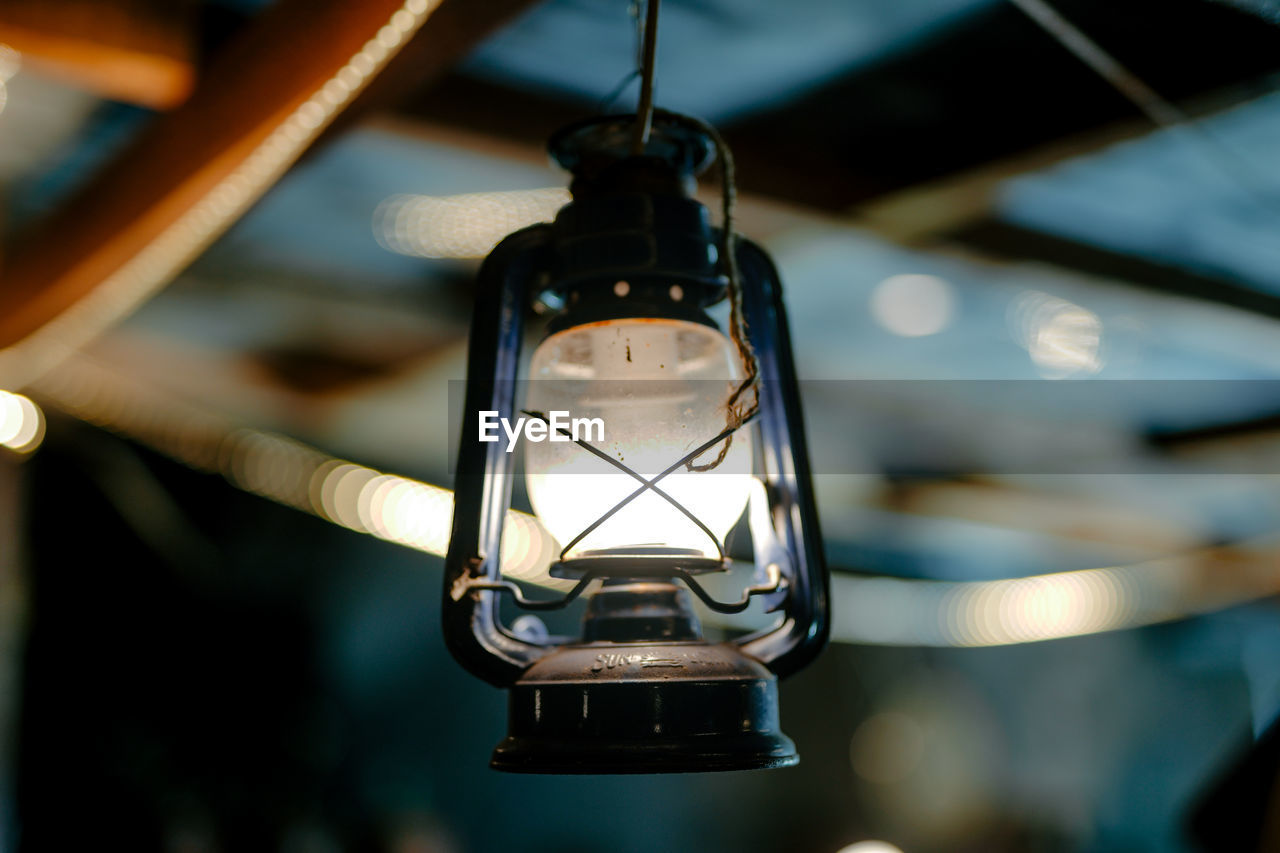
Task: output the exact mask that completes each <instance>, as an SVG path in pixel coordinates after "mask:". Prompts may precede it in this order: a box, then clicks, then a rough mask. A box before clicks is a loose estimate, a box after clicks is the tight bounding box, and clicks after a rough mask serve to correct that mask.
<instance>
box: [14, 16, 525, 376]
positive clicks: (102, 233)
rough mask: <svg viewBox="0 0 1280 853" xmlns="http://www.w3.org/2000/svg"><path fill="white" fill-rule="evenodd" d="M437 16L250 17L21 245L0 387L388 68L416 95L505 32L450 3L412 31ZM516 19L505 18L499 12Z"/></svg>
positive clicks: (174, 259) (110, 307) (217, 214)
mask: <svg viewBox="0 0 1280 853" xmlns="http://www.w3.org/2000/svg"><path fill="white" fill-rule="evenodd" d="M436 5H437V4H436V3H434V2H432V0H362V2H360V3H351V2H346V0H281V2H279V3H277V4H276V5H274V6H272V7H271V8H270V9H269V10H267V11H266V12H264V13H262V15H260V16H259V17H258V18H257V19H255V20H254V21H253V22H252V23H251V24H250V25H249V27H248V30H247V31H246V32H245V33H244V34H243V35H242V36H240V37H239V38H237V39H236V40H235V41H233V42H232V43H231V44H230V45H228V47H227V48H226V49H225V50H224V52H223V53H222V55H220V56H219V57H218V58H217V59H216V61H215V62H214V64H213V65H212V66H211V67H210V68H209V70H208V71H207V72H206V73H205V74H204V75H203V76H202V78H201V80H200V83H199V85H198V86H197V88H196V90H195V91H194V92H193V94H192V96H191V97H190V99H188V100H187V101H186V102H185V103H184V104H183V105H182V106H181V107H179V108H178V109H176V110H174V111H173V112H171V113H168V114H166V115H163V116H159V117H157V118H156V119H155V120H154V122H153V124H152V125H151V126H149V127H148V128H147V129H146V131H144V133H143V134H142V135H141V137H140V138H139V139H137V140H136V141H135V142H134V143H133V144H132V145H131V146H130V147H129V148H128V149H127V150H125V151H124V152H123V153H121V154H120V155H119V156H118V157H116V158H115V159H114V160H113V161H112V162H110V163H109V164H107V165H106V167H104V168H103V169H102V170H101V171H100V172H99V173H98V174H97V175H96V176H95V177H94V178H93V179H92V180H91V181H90V182H89V183H88V184H87V185H86V186H84V187H83V188H82V189H81V190H80V191H79V192H78V193H76V194H75V195H74V196H73V197H72V198H71V199H70V200H69V201H68V202H66V203H65V204H64V205H63V206H62V207H61V208H60V209H59V210H57V211H56V212H55V213H54V214H53V215H52V216H50V217H49V218H48V219H47V220H45V221H44V222H42V223H41V224H40V225H39V226H38V227H37V228H36V229H35V230H34V231H32V233H30V234H28V235H26V236H25V237H24V239H22V240H19V241H18V244H17V245H18V249H17V250H16V251H15V252H14V254H13V255H12V256H11V258H10V262H9V264H8V266H7V268H5V269H4V270H3V271H0V275H2V276H3V282H4V286H3V288H0V347H5V348H9V350H10V351H9V352H8V353H5V355H7V356H9V357H8V358H7V359H0V367H3V368H4V371H3V373H4V378H0V382H7V383H8V384H15V378H14V377H16V382H20V381H21V380H22V378H23V377H24V376H29V375H30V374H31V373H32V372H33V371H35V370H36V369H35V368H31V367H29V366H25V365H24V363H23V362H24V359H15V358H14V357H13V356H14V354H15V352H18V353H19V354H21V355H24V356H28V355H30V352H43V353H45V357H44V358H43V361H44V362H47V361H48V355H47V354H48V353H49V352H51V351H52V350H55V349H57V350H65V348H66V347H67V346H74V345H76V344H78V343H80V342H81V340H83V339H84V338H87V337H89V336H91V335H93V334H96V333H97V332H99V331H101V329H102V328H104V327H105V326H106V325H108V324H109V323H111V322H113V321H114V320H116V319H118V318H119V317H120V316H123V314H125V313H127V312H128V310H130V309H131V308H132V307H133V305H135V304H137V302H138V301H140V300H141V299H142V298H145V296H146V295H148V294H149V293H151V292H153V291H154V289H155V288H157V287H159V286H162V285H163V284H164V283H165V282H166V281H168V279H169V278H170V277H171V276H172V275H173V274H175V273H176V272H177V271H178V270H179V269H181V267H182V266H184V265H185V263H186V262H188V261H189V260H190V259H191V257H193V256H194V255H195V254H196V253H198V252H199V250H200V249H201V248H202V247H203V246H204V245H206V244H207V243H208V241H209V240H212V239H213V238H214V237H216V236H217V234H219V233H221V231H222V230H223V229H225V228H226V227H227V226H228V225H229V224H230V223H231V222H233V221H234V220H235V219H236V218H237V217H238V216H239V215H240V214H241V213H243V211H244V210H245V209H247V208H248V207H249V206H250V205H251V204H252V203H253V202H254V201H255V200H256V199H257V198H258V197H259V196H260V195H261V193H262V192H263V191H265V190H266V189H267V188H268V187H269V186H270V184H271V183H272V182H273V181H274V180H275V179H276V178H278V177H279V174H280V173H282V172H283V170H284V169H285V168H287V167H288V165H289V164H290V163H292V162H293V161H294V160H295V159H296V158H297V157H298V156H300V155H301V154H302V153H303V152H304V151H305V150H306V149H307V148H308V147H309V146H310V145H312V144H313V143H314V142H315V141H316V139H318V138H319V135H320V133H321V132H322V131H323V130H324V128H325V127H326V126H327V125H328V124H329V123H330V122H331V121H332V120H333V118H334V117H335V116H336V115H337V114H339V113H340V112H342V111H343V110H344V109H347V108H350V107H352V106H353V104H354V105H357V106H360V105H362V104H365V103H366V102H362V101H360V100H359V95H360V93H361V92H362V91H364V90H365V84H366V83H367V82H368V81H369V80H371V79H374V78H375V77H376V76H377V75H378V74H379V73H380V72H382V71H383V70H384V69H389V71H388V73H391V74H396V73H398V72H397V68H398V69H399V72H400V73H404V71H405V69H406V67H409V68H411V71H412V76H413V77H414V78H415V79H416V80H417V81H421V80H423V79H425V78H426V77H429V76H430V75H432V74H438V73H441V72H443V71H444V70H446V69H447V68H448V67H449V65H450V64H452V63H453V62H454V61H456V59H457V58H458V57H459V56H460V55H461V53H463V52H465V51H466V50H467V49H468V48H469V47H470V45H469V44H461V43H459V41H458V39H459V34H460V33H466V34H467V35H468V37H469V38H471V39H472V43H474V40H476V39H478V38H480V37H481V36H482V35H483V34H484V33H486V32H488V30H489V29H491V28H492V27H494V26H497V25H498V24H499V23H501V21H502V20H504V18H503V17H502V16H498V15H494V14H491V12H492V10H491V9H490V8H488V7H486V8H484V9H483V10H482V9H480V8H479V6H478V5H476V4H471V3H467V2H465V0H447V2H445V3H444V4H443V7H442V9H441V11H440V13H439V14H440V15H441V16H442V17H443V18H444V20H445V21H446V22H449V21H452V22H453V25H452V26H446V27H442V28H441V30H440V31H438V32H437V31H436V30H435V29H434V27H433V26H430V25H427V26H422V27H421V29H420V30H419V29H418V27H419V25H421V24H422V21H424V20H425V19H426V18H427V16H428V15H430V16H432V17H433V18H434V15H435V6H436ZM518 5H519V4H517V3H516V2H514V0H511V1H510V2H505V3H504V4H503V6H504V8H505V9H506V10H507V13H508V14H509V13H510V12H511V11H513V10H514V9H515V8H516V7H517V6H518ZM460 20H461V21H462V22H463V24H466V25H465V26H463V25H462V24H460V23H459V21H460ZM432 23H434V20H433V22H432ZM410 37H412V41H411V44H412V49H408V48H406V52H405V53H403V54H402V55H403V56H404V63H403V64H400V65H398V66H397V65H396V64H395V62H394V60H392V59H391V58H392V57H395V56H396V55H397V51H398V50H399V49H400V47H401V45H402V43H403V41H404V40H405V39H406V38H410ZM389 60H390V63H388V61H389ZM264 164H265V165H264ZM175 229H186V232H191V233H176V231H175ZM161 250H163V251H161ZM69 318H73V319H74V323H72V322H71V320H70V319H69ZM54 321H58V323H60V324H61V328H58V327H56V326H55V325H54ZM51 329H57V333H58V334H57V337H59V338H61V340H58V341H56V342H54V343H55V346H52V347H49V346H41V345H40V344H42V343H48V341H40V342H37V341H36V340H35V337H36V336H44V337H46V338H47V337H49V336H50V335H53V334H54V333H53V332H52V331H51ZM18 345H21V346H20V347H18ZM15 347H17V349H15ZM40 360H41V359H37V361H40ZM25 361H30V358H26V359H25ZM15 364H18V365H19V366H18V367H16V368H15V367H14V365H15Z"/></svg>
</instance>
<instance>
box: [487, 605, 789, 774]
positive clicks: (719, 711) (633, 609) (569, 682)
mask: <svg viewBox="0 0 1280 853" xmlns="http://www.w3.org/2000/svg"><path fill="white" fill-rule="evenodd" d="M798 760H799V759H798V757H797V755H796V749H795V745H794V744H793V743H792V742H791V740H790V739H789V738H788V737H787V736H786V735H784V734H783V733H782V732H781V730H780V728H779V722H778V697H777V683H776V679H775V678H774V676H773V675H772V673H770V672H769V670H768V669H767V668H766V667H765V666H764V665H763V664H761V663H759V662H758V661H755V660H752V659H751V658H749V657H748V656H746V655H745V654H743V653H742V652H741V651H739V650H738V649H737V648H736V647H735V646H732V645H728V644H723V643H719V644H714V643H709V642H707V641H706V640H704V639H702V631H701V628H700V626H699V625H698V617H697V615H696V614H695V613H694V612H693V608H692V607H691V606H690V602H689V597H688V593H686V592H685V591H684V590H682V589H680V588H679V587H677V586H675V585H674V584H672V583H670V582H659V581H652V580H649V581H643V582H635V581H620V580H614V581H606V582H605V585H604V586H603V587H602V588H601V590H600V591H599V592H597V593H596V594H595V595H594V596H593V597H592V598H591V601H590V603H589V604H588V609H587V615H586V619H585V621H584V633H583V642H581V643H578V644H574V645H568V646H563V647H561V648H560V649H558V650H556V651H555V652H553V653H551V654H549V655H547V656H546V657H544V658H542V659H541V660H539V661H537V662H536V663H534V664H533V666H531V667H530V668H529V670H528V671H526V672H525V673H524V675H522V676H521V678H520V680H519V681H518V682H517V683H516V684H515V685H514V686H512V688H511V701H510V706H509V712H508V735H507V738H506V739H505V740H503V741H502V743H500V744H499V745H498V747H497V749H495V750H494V753H493V759H492V762H491V766H492V767H494V768H495V769H498V770H507V771H512V772H517V773H687V772H695V771H711V770H757V769H765V768H771V767H787V766H790V765H793V764H795V763H796V762H797V761H798Z"/></svg>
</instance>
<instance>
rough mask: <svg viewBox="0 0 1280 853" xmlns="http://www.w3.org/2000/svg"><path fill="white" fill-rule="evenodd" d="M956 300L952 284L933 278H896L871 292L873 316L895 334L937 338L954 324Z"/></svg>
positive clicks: (905, 276) (908, 336) (891, 278)
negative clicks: (933, 336) (935, 336)
mask: <svg viewBox="0 0 1280 853" xmlns="http://www.w3.org/2000/svg"><path fill="white" fill-rule="evenodd" d="M954 302H955V300H954V297H953V295H952V287H951V284H950V283H949V282H947V281H946V280H944V279H941V278H938V277H937V276H934V275H894V276H890V277H889V278H886V279H885V280H884V281H882V282H880V283H879V284H878V285H876V288H875V290H874V291H872V293H871V316H872V317H874V318H875V321H876V322H877V323H879V324H880V325H881V326H883V327H884V328H886V329H888V330H889V331H890V332H893V333H894V334H895V335H902V336H903V337H907V338H918V337H923V336H925V335H936V334H937V333H938V332H941V331H942V330H943V329H945V328H946V327H947V326H949V325H950V324H951V317H952V314H953V311H954Z"/></svg>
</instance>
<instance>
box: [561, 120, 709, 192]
mask: <svg viewBox="0 0 1280 853" xmlns="http://www.w3.org/2000/svg"><path fill="white" fill-rule="evenodd" d="M635 122H636V117H635V116H634V115H632V114H629V113H628V114H625V115H611V116H594V117H592V118H589V119H585V120H583V121H579V122H575V123H574V124H571V125H569V126H567V127H564V128H561V129H560V130H559V131H557V132H556V133H555V134H554V135H553V136H552V137H551V140H550V141H549V142H548V143H547V148H548V150H549V151H550V152H551V156H552V158H553V159H554V160H555V161H556V162H557V163H559V164H560V165H561V166H562V167H563V168H564V169H566V170H567V171H569V172H572V173H573V174H574V175H575V176H576V177H580V178H586V179H587V180H592V179H593V178H596V177H598V176H599V175H601V174H602V173H604V172H605V171H608V170H611V169H613V168H614V167H615V166H617V165H618V164H619V163H621V162H623V161H627V160H636V161H647V162H648V163H652V164H654V165H662V166H666V167H667V168H669V169H671V170H672V171H673V172H674V173H675V175H676V176H677V177H678V178H680V179H687V178H692V177H694V176H696V175H699V174H701V173H702V172H703V171H704V170H705V169H706V168H707V167H708V166H709V165H711V161H712V160H713V159H715V144H714V142H713V141H712V140H711V138H710V137H709V136H707V134H705V133H703V132H702V131H701V130H699V129H698V128H697V127H695V126H693V125H691V124H690V123H688V122H682V121H680V120H679V118H678V117H675V116H671V115H667V114H664V113H661V112H659V113H656V114H655V115H654V117H653V127H652V129H651V130H650V133H649V140H648V142H647V143H646V144H645V146H644V151H643V153H641V154H638V155H637V154H634V153H633V152H632V136H633V134H634V130H635Z"/></svg>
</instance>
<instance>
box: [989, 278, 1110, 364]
mask: <svg viewBox="0 0 1280 853" xmlns="http://www.w3.org/2000/svg"><path fill="white" fill-rule="evenodd" d="M1009 323H1010V327H1011V329H1010V331H1011V332H1012V334H1013V336H1014V340H1016V341H1017V342H1018V343H1019V344H1020V345H1021V346H1022V347H1023V349H1025V350H1026V351H1027V354H1028V355H1030V356H1031V360H1032V361H1033V362H1034V363H1035V365H1036V367H1037V368H1038V369H1039V371H1040V375H1041V376H1043V377H1044V378H1046V379H1066V378H1068V377H1072V376H1079V375H1082V374H1094V373H1097V372H1098V371H1100V370H1102V366H1103V358H1102V320H1101V318H1099V317H1098V315H1097V314H1095V313H1093V312H1092V311H1090V310H1089V309H1088V308H1085V307H1083V306H1080V305H1076V304H1075V303H1073V302H1068V301H1066V300H1065V299H1059V298H1057V297H1055V296H1050V295H1049V294H1047V293H1040V292H1038V291H1027V292H1025V293H1022V294H1020V295H1019V296H1018V297H1017V298H1016V299H1015V300H1014V301H1013V304H1012V305H1011V307H1010V310H1009Z"/></svg>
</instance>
